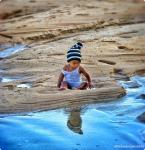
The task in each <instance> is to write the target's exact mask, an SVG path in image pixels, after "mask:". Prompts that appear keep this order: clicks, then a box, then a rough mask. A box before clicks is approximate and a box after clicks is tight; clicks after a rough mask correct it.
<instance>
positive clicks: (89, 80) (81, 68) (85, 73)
mask: <svg viewBox="0 0 145 150" xmlns="http://www.w3.org/2000/svg"><path fill="white" fill-rule="evenodd" d="M80 73H82V74H83V75H84V76H85V77H86V79H87V81H88V84H89V88H92V87H93V84H92V81H91V77H90V75H89V73H88V72H87V71H86V70H85V69H84V68H83V67H82V66H80Z"/></svg>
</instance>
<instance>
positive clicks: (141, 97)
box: [137, 94, 145, 99]
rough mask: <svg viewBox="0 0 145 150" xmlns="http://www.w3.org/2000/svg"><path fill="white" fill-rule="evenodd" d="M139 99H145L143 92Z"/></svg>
mask: <svg viewBox="0 0 145 150" xmlns="http://www.w3.org/2000/svg"><path fill="white" fill-rule="evenodd" d="M137 98H138V99H145V94H141V95H139V96H138V97H137Z"/></svg>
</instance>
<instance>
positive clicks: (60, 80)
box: [57, 73, 64, 88]
mask: <svg viewBox="0 0 145 150" xmlns="http://www.w3.org/2000/svg"><path fill="white" fill-rule="evenodd" d="M63 78H64V75H63V73H60V75H59V78H58V83H57V87H58V88H60V85H61V82H62V81H63Z"/></svg>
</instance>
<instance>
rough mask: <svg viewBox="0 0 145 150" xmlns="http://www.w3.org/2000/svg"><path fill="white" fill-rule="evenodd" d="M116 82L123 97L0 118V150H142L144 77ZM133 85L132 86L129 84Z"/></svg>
mask: <svg viewBox="0 0 145 150" xmlns="http://www.w3.org/2000/svg"><path fill="white" fill-rule="evenodd" d="M131 81H132V82H135V83H137V84H138V85H139V86H134V87H133V86H132V87H130V84H132V83H130V82H129V81H120V82H119V84H122V85H123V86H124V87H125V88H126V90H127V95H126V96H125V97H123V98H121V99H119V100H116V101H112V102H106V103H97V104H92V105H88V106H82V107H81V108H68V109H59V110H52V111H46V112H35V113H28V114H25V115H14V116H6V115H5V116H3V115H1V118H0V148H1V150H29V149H33V150H114V149H119V150H120V149H123V150H126V149H127V150H132V149H135V150H144V149H145V124H143V123H140V122H139V121H137V119H136V117H137V116H138V115H140V114H141V113H142V112H144V111H145V100H144V99H141V98H140V97H139V96H140V95H141V94H143V93H144V94H145V77H139V76H135V77H132V78H131ZM133 85H135V84H133Z"/></svg>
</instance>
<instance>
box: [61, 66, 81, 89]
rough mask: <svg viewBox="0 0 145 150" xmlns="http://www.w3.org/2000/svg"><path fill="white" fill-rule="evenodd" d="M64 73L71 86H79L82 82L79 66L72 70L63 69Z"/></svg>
mask: <svg viewBox="0 0 145 150" xmlns="http://www.w3.org/2000/svg"><path fill="white" fill-rule="evenodd" d="M62 73H63V75H64V77H65V81H66V82H67V83H68V84H69V85H70V86H71V88H78V87H79V86H80V84H81V83H82V78H81V75H80V73H79V67H77V68H76V69H74V70H73V71H71V72H69V71H65V70H62Z"/></svg>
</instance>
